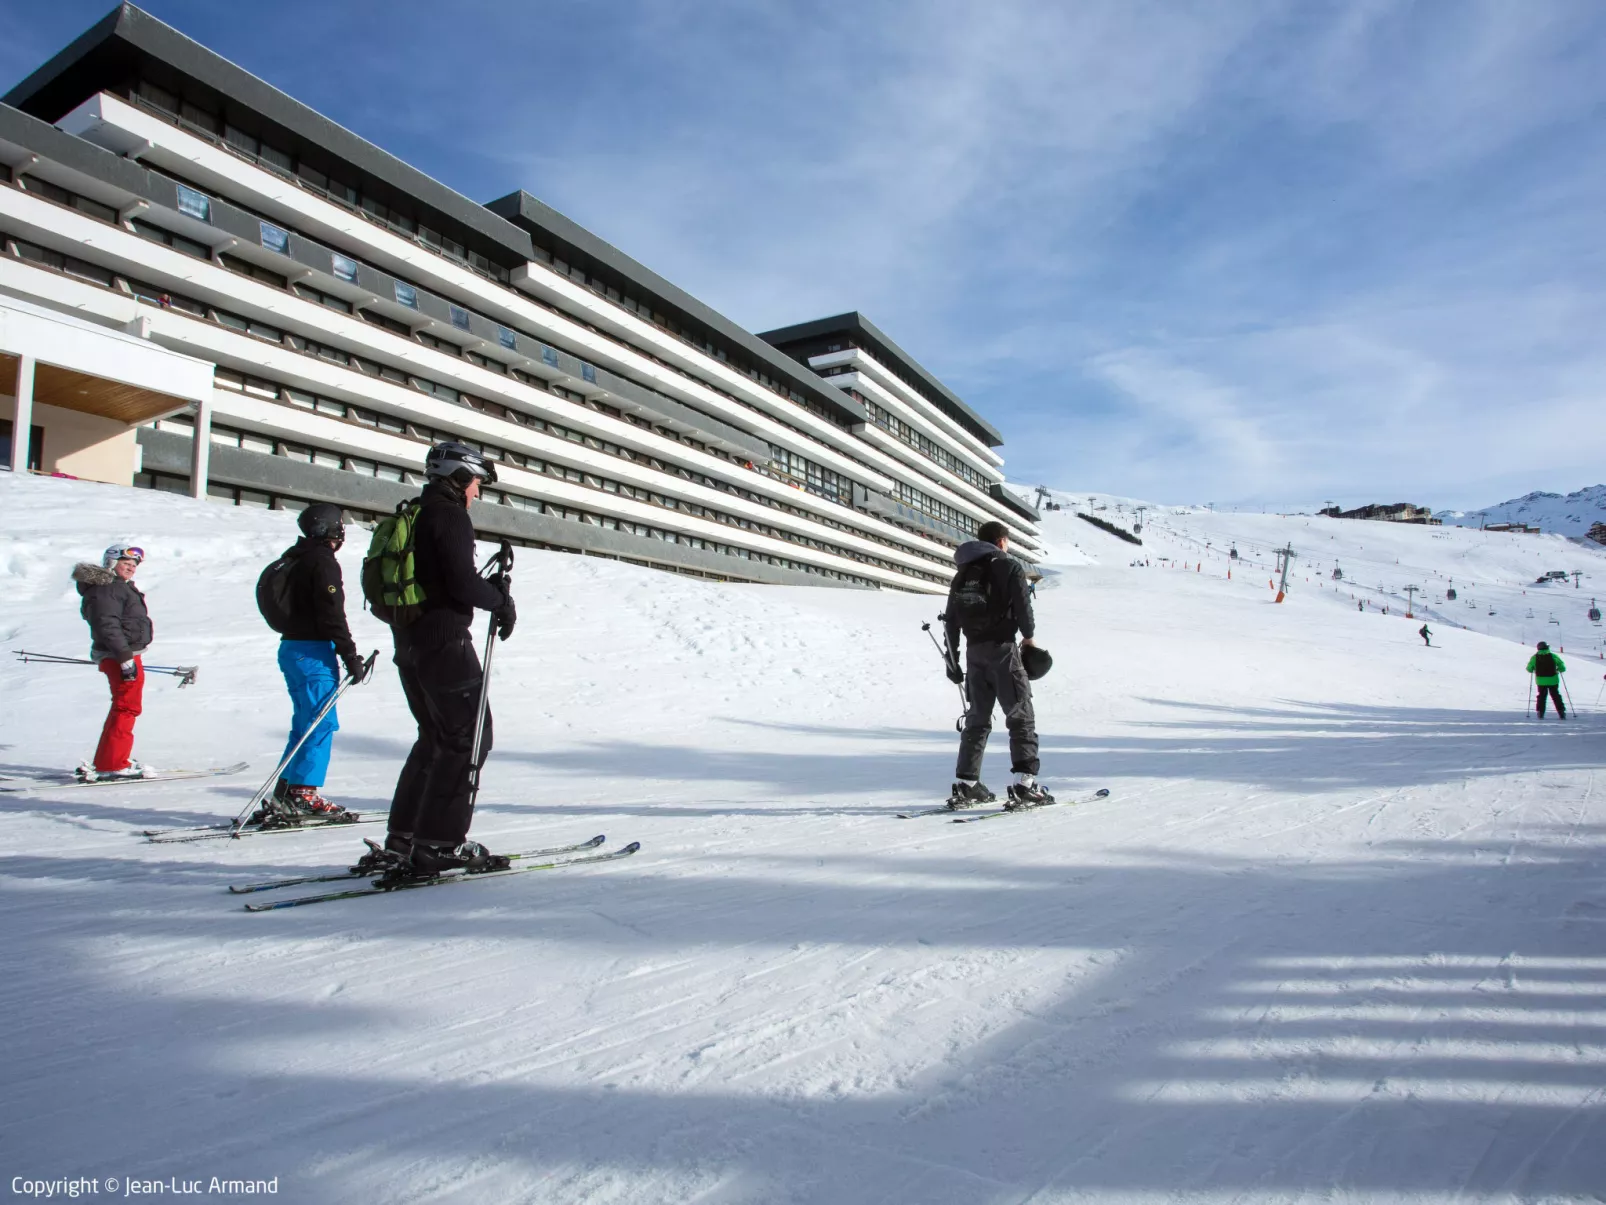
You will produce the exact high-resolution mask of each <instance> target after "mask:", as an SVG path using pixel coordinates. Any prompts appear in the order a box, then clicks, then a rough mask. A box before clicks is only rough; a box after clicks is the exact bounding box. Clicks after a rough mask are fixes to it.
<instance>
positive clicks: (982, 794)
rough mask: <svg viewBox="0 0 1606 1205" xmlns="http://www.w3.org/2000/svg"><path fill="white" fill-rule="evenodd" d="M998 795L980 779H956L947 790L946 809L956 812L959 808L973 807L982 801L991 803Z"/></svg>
mask: <svg viewBox="0 0 1606 1205" xmlns="http://www.w3.org/2000/svg"><path fill="white" fill-rule="evenodd" d="M996 798H998V796H996V795H994V794H993V793H992V792H991V791H989V790H988V789H987V787H986V786H985V785H983V784H982V783H981V782H980V781H977V782H966V781H965V780H964V779H958V780H956V781H955V782H954V785H953V787H952V789H951V790H949V792H948V805H947V806H948V810H949V811H951V812H957V811H959V810H960V809H961V808H973V807H977V806H979V805H981V804H983V803H991V802H992V801H993V800H994V799H996Z"/></svg>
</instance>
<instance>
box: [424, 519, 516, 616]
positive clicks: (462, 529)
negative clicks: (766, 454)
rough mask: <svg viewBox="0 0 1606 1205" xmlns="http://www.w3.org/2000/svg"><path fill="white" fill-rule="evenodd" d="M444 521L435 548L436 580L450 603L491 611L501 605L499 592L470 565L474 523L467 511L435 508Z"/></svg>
mask: <svg viewBox="0 0 1606 1205" xmlns="http://www.w3.org/2000/svg"><path fill="white" fill-rule="evenodd" d="M437 509H438V510H439V511H440V512H441V514H442V518H443V519H444V522H445V530H443V531H442V532H441V533H440V534H441V536H442V539H441V540H440V543H439V544H438V546H437V548H436V553H437V555H438V556H439V558H440V580H441V584H442V585H444V586H445V587H446V592H447V593H448V594H450V595H451V596H452V601H453V602H456V603H458V604H460V605H461V606H465V607H478V608H479V609H480V610H482V611H494V610H496V609H497V608H498V607H500V606H501V605H502V592H501V591H500V590H498V589H497V588H496V587H495V586H493V585H491V583H490V582H488V581H486V580H485V579H484V578H483V577H481V576H480V573H479V569H478V568H477V567H476V566H475V564H474V524H473V522H472V521H471V520H470V519H469V517H468V511H466V510H462V509H460V508H458V507H455V506H454V507H445V506H442V507H438V508H437Z"/></svg>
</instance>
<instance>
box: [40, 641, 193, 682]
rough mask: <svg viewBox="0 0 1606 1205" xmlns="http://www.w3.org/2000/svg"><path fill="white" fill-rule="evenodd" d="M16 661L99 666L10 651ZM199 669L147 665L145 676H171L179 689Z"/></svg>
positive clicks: (75, 659)
mask: <svg viewBox="0 0 1606 1205" xmlns="http://www.w3.org/2000/svg"><path fill="white" fill-rule="evenodd" d="M11 651H12V652H13V653H15V654H16V655H17V660H18V661H21V662H22V663H23V664H24V665H27V664H29V663H31V662H34V661H37V662H39V663H40V664H41V665H99V664H100V662H98V661H91V660H89V659H88V658H87V657H58V656H57V655H56V654H55V653H30V652H28V651H27V650H26V649H12V650H11ZM198 669H200V666H198V665H147V666H145V672H146V673H147V674H172V675H173V677H175V678H177V679H178V684H179V689H181V690H182V689H183V688H184V687H186V686H189V685H191V684H192V683H194V681H195V672H196V670H198Z"/></svg>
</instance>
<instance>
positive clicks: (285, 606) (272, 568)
mask: <svg viewBox="0 0 1606 1205" xmlns="http://www.w3.org/2000/svg"><path fill="white" fill-rule="evenodd" d="M299 559H300V558H298V557H297V556H295V555H294V553H293V552H286V553H285V554H284V555H283V556H281V557H280V558H279V559H278V560H276V561H274V562H273V564H271V565H269V566H268V567H267V568H266V569H264V570H263V571H262V576H261V577H259V578H257V610H258V611H260V612H262V618H263V619H265V620H267V622H268V626H269V627H270V628H272V629H273V630H274V631H275V632H277V633H279V635H281V636H283V635H284V634H285V633H286V632H287V631H288V630H289V628H290V624H291V622H292V620H293V617H294V613H295V600H294V598H293V597H292V592H293V589H294V583H293V581H292V580H291V579H292V577H293V575H294V572H295V567H296V563H297V561H298V560H299Z"/></svg>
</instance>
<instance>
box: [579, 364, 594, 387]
mask: <svg viewBox="0 0 1606 1205" xmlns="http://www.w3.org/2000/svg"><path fill="white" fill-rule="evenodd" d="M580 375H581V376H582V377H584V378H585V379H586V380H588V381H590V382H591V383H592V384H593V385H595V384H596V383H597V370H596V369H595V368H593V367H591V365H589V364H581V365H580Z"/></svg>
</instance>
